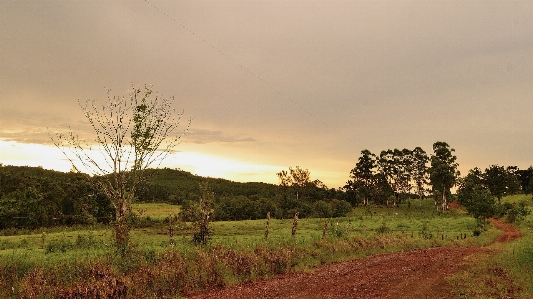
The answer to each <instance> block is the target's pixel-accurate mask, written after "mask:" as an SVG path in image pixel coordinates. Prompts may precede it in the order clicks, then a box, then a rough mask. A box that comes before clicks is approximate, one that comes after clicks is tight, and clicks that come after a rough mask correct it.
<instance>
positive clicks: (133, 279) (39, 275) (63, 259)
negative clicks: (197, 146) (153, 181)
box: [0, 200, 527, 298]
mask: <svg viewBox="0 0 533 299" xmlns="http://www.w3.org/2000/svg"><path fill="white" fill-rule="evenodd" d="M171 209H172V210H173V212H174V213H176V212H177V210H178V209H179V207H178V206H173V205H167V206H164V205H161V204H138V205H136V206H135V208H134V210H144V212H143V215H144V216H139V220H138V223H139V224H143V223H144V225H139V227H137V228H136V229H134V230H133V231H132V244H133V246H132V249H131V250H130V251H129V252H128V253H127V254H126V255H124V256H122V255H121V254H119V253H118V252H117V251H116V249H115V247H114V246H113V245H112V243H113V240H112V230H111V229H110V228H109V227H105V226H99V225H95V226H92V227H86V226H85V227H79V228H74V227H70V228H66V227H63V228H49V229H44V230H40V231H24V232H18V233H17V234H16V235H11V236H3V237H0V264H1V265H0V281H1V282H0V284H1V285H0V297H2V298H61V297H62V298H65V297H66V298H102V297H104V298H105V297H112V298H117V297H122V298H176V297H179V296H186V295H189V294H193V293H197V292H201V291H203V290H206V289H210V288H220V287H225V286H228V285H232V284H236V283H239V282H243V281H248V280H253V279H257V278H264V277H272V276H274V275H276V274H280V273H286V272H290V271H299V270H305V269H309V268H311V267H314V266H316V265H321V264H326V263H331V262H336V261H342V260H348V259H353V258H359V257H364V256H366V255H371V254H376V253H384V252H393V251H403V250H409V249H415V248H423V247H431V246H448V245H454V246H482V245H487V244H489V243H491V241H492V240H493V239H494V238H495V237H496V236H497V235H498V234H499V233H500V232H499V231H497V230H495V229H493V228H492V227H490V226H487V227H486V230H485V231H483V232H482V233H481V235H480V236H477V237H474V236H473V235H474V234H473V232H474V230H475V229H476V228H477V226H478V224H477V222H476V220H475V219H474V218H472V217H470V216H469V215H467V214H466V213H465V212H463V211H461V210H451V211H449V212H446V213H437V212H435V211H434V203H433V201H432V200H424V201H421V202H415V203H413V204H412V205H411V207H410V208H408V207H407V206H401V207H400V208H385V207H382V208H380V207H371V208H367V207H359V208H355V209H354V210H353V211H352V213H351V215H350V217H342V218H322V219H320V218H315V219H300V220H299V221H298V223H297V227H296V235H295V236H294V237H292V236H291V230H292V227H293V220H292V219H271V220H270V225H269V234H268V238H267V239H265V228H266V221H265V220H246V221H233V222H226V221H220V222H213V223H211V229H212V238H211V240H210V241H209V243H208V244H207V245H206V246H197V245H194V244H193V243H192V242H191V236H192V232H193V231H192V230H193V227H192V225H191V224H190V223H187V222H179V221H177V222H172V224H170V225H171V227H172V230H173V239H174V244H175V245H174V246H171V245H170V241H171V237H170V235H169V228H170V225H169V223H168V216H167V218H166V220H165V218H164V217H165V216H164V215H166V214H169V211H170V210H171ZM137 213H138V212H137ZM138 214H139V213H138ZM147 217H150V218H151V219H163V220H162V221H161V222H157V221H154V222H153V224H152V225H146V223H147V222H149V221H147V220H146V219H147ZM524 225H526V226H527V222H525V224H524ZM12 233H13V232H11V234H12ZM524 240H527V239H524ZM513 246H514V245H513ZM504 252H506V251H504ZM502 254H503V253H502ZM508 254H512V251H509V252H508ZM514 254H516V255H518V254H519V253H518V252H517V251H516V248H515V251H514ZM520 254H525V251H524V252H521V253H520ZM502 259H503V258H502ZM506 266H509V268H508V269H509V270H508V271H513V270H512V269H513V268H512V267H513V265H511V264H509V265H506ZM506 269H507V268H506ZM506 271H507V270H506Z"/></svg>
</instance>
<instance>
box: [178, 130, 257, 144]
mask: <svg viewBox="0 0 533 299" xmlns="http://www.w3.org/2000/svg"><path fill="white" fill-rule="evenodd" d="M185 136H186V137H185V140H184V142H190V143H197V144H207V143H243V142H257V141H258V140H257V139H255V138H252V137H239V136H230V135H226V134H224V133H223V132H222V131H211V130H202V129H191V130H189V131H188V132H187V133H186V135H185Z"/></svg>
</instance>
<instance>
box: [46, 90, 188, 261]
mask: <svg viewBox="0 0 533 299" xmlns="http://www.w3.org/2000/svg"><path fill="white" fill-rule="evenodd" d="M172 102H173V98H171V99H166V98H163V97H160V96H158V95H155V97H154V94H153V92H152V89H151V88H149V87H147V86H145V87H144V89H140V88H133V89H132V91H131V93H129V94H128V95H127V96H118V97H111V96H110V94H109V92H108V100H107V101H106V102H105V103H104V104H102V105H99V104H97V102H96V101H95V100H87V101H86V102H85V105H82V104H81V103H80V106H81V107H82V110H83V114H84V115H85V117H86V118H87V120H88V121H89V123H90V124H91V126H92V128H93V130H94V133H95V134H96V137H95V142H93V143H92V145H91V144H85V142H83V141H81V140H80V139H79V137H78V136H77V135H75V134H74V133H73V132H72V131H70V132H68V133H66V134H63V133H58V134H56V138H55V139H54V138H52V139H53V141H54V144H55V145H56V147H57V148H58V149H60V150H61V151H62V152H63V154H64V155H65V156H66V157H67V159H69V161H70V162H71V164H72V167H73V169H75V170H77V171H80V170H83V171H86V172H88V173H89V174H91V175H93V176H98V177H99V179H98V180H94V181H91V182H94V183H95V184H96V187H97V188H98V189H99V190H100V191H101V192H102V193H103V194H105V195H106V196H107V197H108V198H109V200H110V201H111V203H112V205H113V207H114V208H115V222H114V229H115V240H116V245H117V247H118V248H119V249H120V250H121V252H122V253H123V254H124V253H125V252H126V250H127V249H128V247H129V231H130V224H129V220H130V218H131V217H130V214H131V204H132V202H133V200H134V199H135V195H136V193H137V191H138V190H137V189H138V187H139V184H141V183H142V182H144V181H145V179H146V177H147V175H148V172H147V169H148V168H149V167H150V166H152V165H155V166H158V165H160V163H161V162H162V161H163V160H164V159H165V158H166V157H167V156H168V155H169V154H170V153H171V152H172V151H173V149H174V148H175V147H176V146H177V145H178V144H179V141H180V138H181V136H182V134H177V135H174V131H175V130H176V129H177V127H178V125H179V121H180V119H181V117H182V115H183V113H176V112H175V111H174V109H173V108H172ZM176 116H177V117H176ZM189 124H190V121H189ZM187 128H188V127H187ZM93 149H94V151H92V150H93ZM102 161H103V162H102Z"/></svg>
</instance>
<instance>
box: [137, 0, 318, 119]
mask: <svg viewBox="0 0 533 299" xmlns="http://www.w3.org/2000/svg"><path fill="white" fill-rule="evenodd" d="M144 2H146V3H148V4H149V5H150V6H152V7H153V8H154V9H155V10H157V11H158V12H159V13H161V14H163V15H164V16H165V17H167V18H169V19H170V20H172V21H173V22H174V23H176V24H177V25H178V26H180V27H181V28H183V29H184V30H185V31H187V32H189V34H191V35H192V36H194V37H195V38H197V39H198V40H200V41H201V42H203V43H204V44H206V45H207V46H209V47H210V48H212V49H213V50H214V51H215V52H218V53H219V54H220V55H222V56H223V57H224V58H226V59H227V60H229V61H230V62H231V63H233V64H234V65H235V66H237V67H238V68H241V69H242V70H243V71H245V72H246V73H248V74H250V75H252V76H253V77H254V78H255V79H256V80H258V81H260V82H261V83H263V84H264V85H265V86H267V87H268V88H270V89H271V90H272V91H274V92H275V93H277V94H278V95H279V96H280V97H282V98H285V99H287V100H289V101H290V102H292V103H293V104H294V105H295V106H297V107H299V108H300V109H302V110H303V111H305V112H306V113H307V114H309V115H311V116H312V117H313V118H316V119H317V120H319V121H320V122H321V123H322V124H324V125H325V123H324V121H322V120H320V119H319V118H318V117H316V116H315V115H314V114H313V113H311V112H310V111H308V110H307V109H305V108H304V107H303V106H302V105H300V104H299V103H297V102H296V101H294V100H293V99H292V98H290V97H289V96H287V95H285V94H284V93H282V92H281V91H280V90H278V89H277V88H275V87H274V86H273V85H272V84H270V83H268V82H267V81H265V80H263V78H261V77H259V76H258V75H257V74H255V73H253V72H252V71H250V70H249V69H248V68H246V67H245V66H243V65H242V64H240V63H239V62H237V61H236V60H235V59H233V58H231V57H230V56H229V55H227V54H226V53H224V52H222V51H221V50H220V49H218V48H217V47H215V46H214V45H213V44H211V43H210V42H209V41H207V40H205V39H204V38H203V37H202V36H200V35H199V34H197V33H196V32H194V31H192V30H191V29H189V28H188V27H187V26H185V25H184V24H183V23H181V22H180V21H179V20H177V19H175V18H174V17H172V16H171V15H169V14H167V13H166V12H164V11H163V10H162V9H160V8H159V7H157V6H156V5H155V4H153V3H152V2H151V1H149V0H144Z"/></svg>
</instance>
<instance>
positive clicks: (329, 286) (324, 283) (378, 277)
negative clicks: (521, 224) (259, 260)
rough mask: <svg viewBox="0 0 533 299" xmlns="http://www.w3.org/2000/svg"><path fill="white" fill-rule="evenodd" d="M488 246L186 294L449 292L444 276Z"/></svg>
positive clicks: (509, 233)
mask: <svg viewBox="0 0 533 299" xmlns="http://www.w3.org/2000/svg"><path fill="white" fill-rule="evenodd" d="M491 221H492V223H493V224H494V225H495V226H496V227H497V228H498V229H501V230H504V233H503V234H502V235H500V236H499V237H498V238H497V239H496V240H495V242H510V241H512V240H514V239H516V238H519V237H520V236H521V235H520V232H519V231H518V230H517V229H515V228H514V227H512V226H510V225H508V224H506V223H503V222H501V221H499V220H497V219H491ZM494 252H496V249H493V248H489V247H437V248H427V249H420V250H411V251H405V252H397V253H391V254H380V255H374V256H369V257H367V258H364V259H361V260H353V261H347V262H342V263H336V264H331V265H326V266H322V267H318V268H316V269H314V270H313V271H312V272H310V273H302V272H298V273H289V274H285V275H279V276H276V277H275V278H273V279H268V280H260V281H253V282H249V283H244V284H240V285H237V286H234V287H230V288H226V289H222V290H213V291H209V292H207V293H204V294H199V295H196V296H193V297H189V298H191V299H210V298H213V299H214V298H231V299H241V298H246V299H248V298H269V299H274V298H302V299H303V298H310V299H313V298H331V299H335V298H455V296H454V295H453V294H452V293H451V290H452V286H451V285H450V284H449V283H448V282H447V280H446V276H448V275H450V274H453V273H457V272H458V271H460V270H463V269H466V268H467V267H469V266H470V265H471V260H472V258H471V257H472V256H473V255H478V254H491V253H494Z"/></svg>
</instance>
